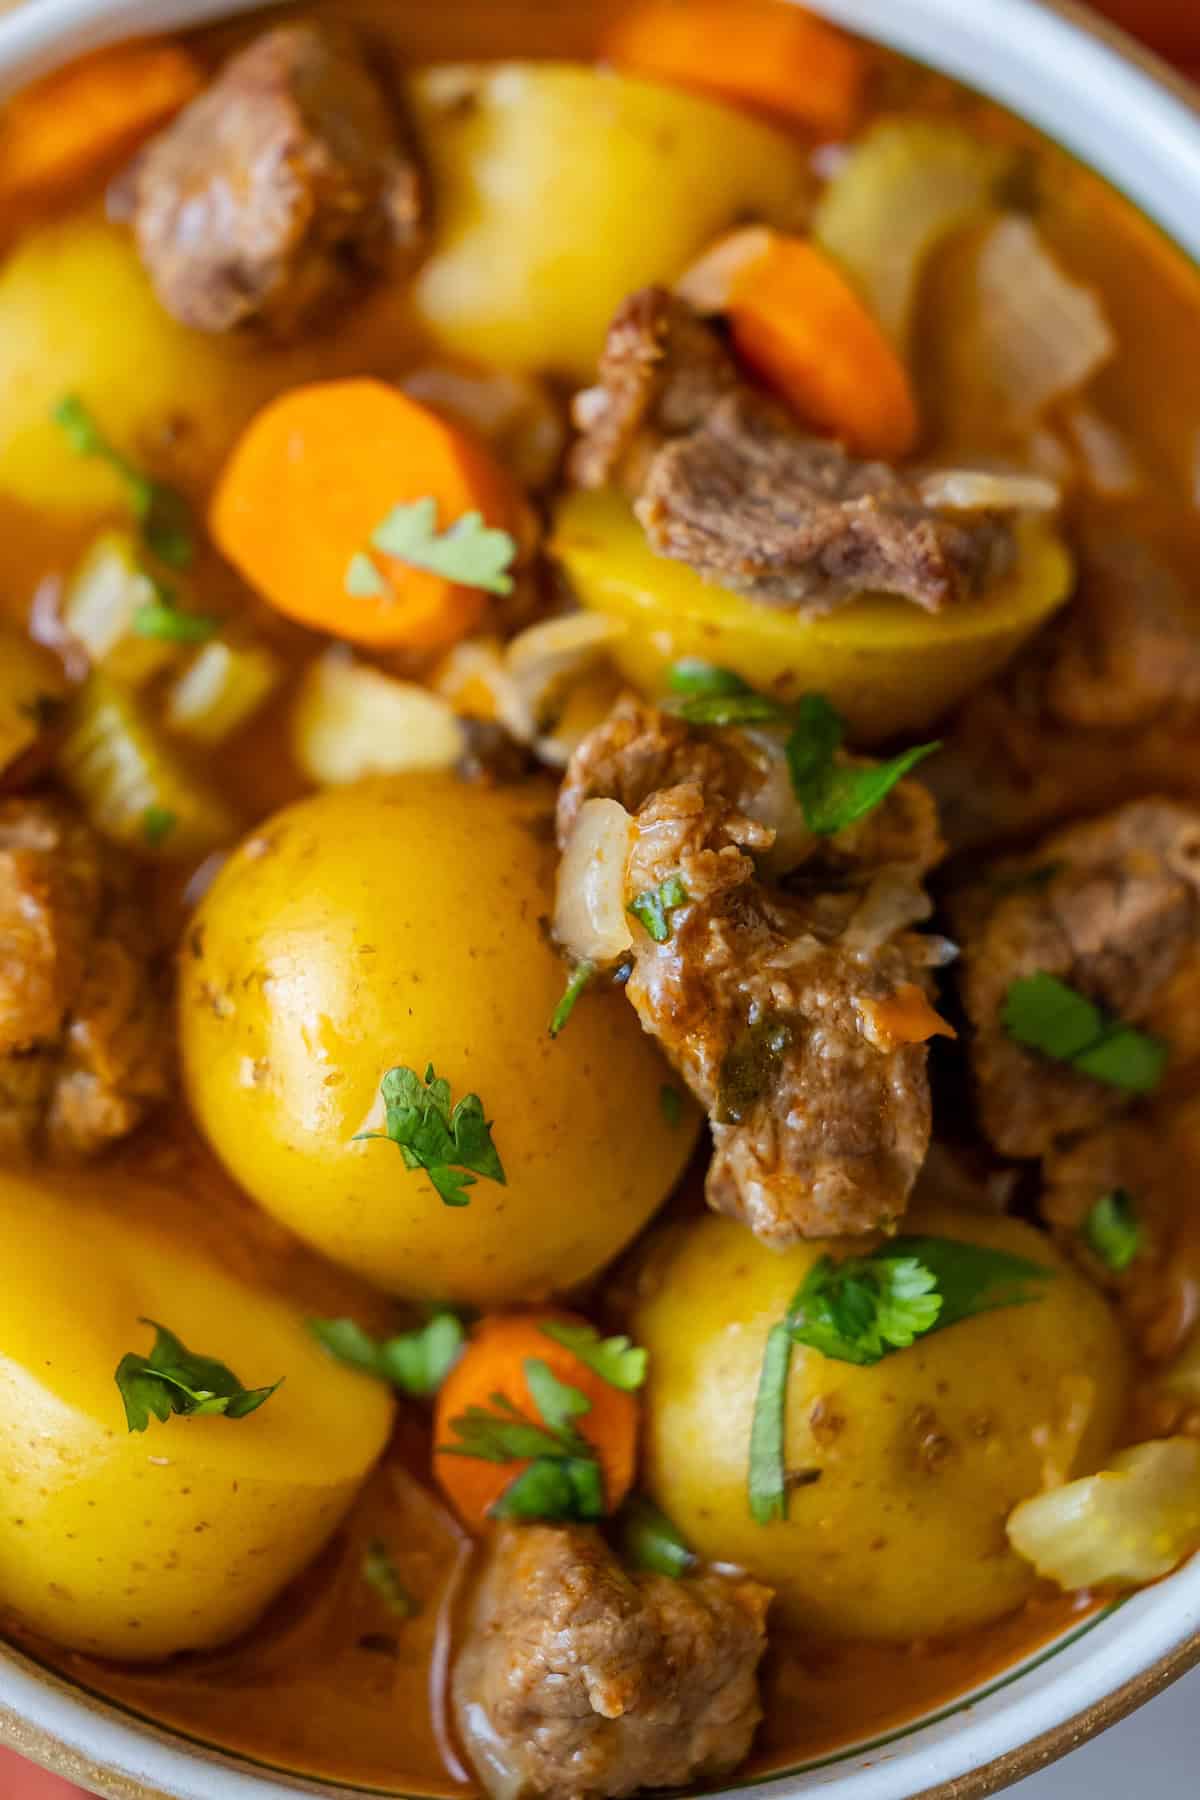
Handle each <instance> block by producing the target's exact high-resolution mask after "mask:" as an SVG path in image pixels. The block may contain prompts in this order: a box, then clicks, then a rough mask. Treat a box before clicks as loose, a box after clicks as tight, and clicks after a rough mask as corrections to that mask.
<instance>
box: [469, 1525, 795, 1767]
mask: <svg viewBox="0 0 1200 1800" xmlns="http://www.w3.org/2000/svg"><path fill="white" fill-rule="evenodd" d="M485 1554H486V1557H487V1563H486V1567H485V1569H484V1572H483V1575H482V1578H481V1580H480V1583H479V1587H478V1590H477V1592H476V1595H475V1599H474V1604H473V1607H472V1611H471V1616H470V1620H469V1624H468V1632H467V1638H466V1642H465V1645H464V1648H463V1650H462V1652H461V1654H460V1656H459V1658H458V1662H457V1664H456V1666H455V1670H454V1678H453V1694H454V1707H455V1715H456V1718H457V1723H458V1729H459V1734H460V1736H461V1738H462V1741H463V1743H464V1744H465V1745H466V1747H467V1749H468V1751H469V1753H470V1755H471V1757H472V1760H473V1761H474V1764H475V1768H476V1772H477V1774H478V1776H479V1778H480V1780H481V1781H482V1783H483V1785H484V1787H485V1788H486V1789H487V1790H488V1791H489V1792H490V1793H491V1794H494V1795H496V1796H498V1800H537V1797H539V1796H545V1797H546V1800H620V1796H622V1795H625V1794H632V1793H634V1792H635V1791H636V1790H638V1789H640V1788H665V1787H683V1786H684V1785H686V1784H688V1783H691V1782H697V1781H715V1780H717V1779H718V1778H719V1777H721V1776H722V1775H727V1774H729V1772H730V1771H731V1770H732V1769H735V1768H736V1767H737V1765H738V1764H739V1763H740V1762H741V1761H742V1760H743V1758H744V1757H745V1756H746V1754H747V1752H748V1751H749V1748H750V1743H751V1740H752V1738H753V1736H754V1732H755V1730H756V1728H757V1726H758V1722H759V1719H760V1718H761V1716H762V1709H761V1706H760V1704H759V1694H758V1680H757V1670H758V1664H759V1660H760V1658H761V1656H762V1653H763V1649H764V1647H765V1641H766V1638H765V1620H766V1612H767V1607H768V1605H769V1603H770V1594H769V1593H768V1591H767V1589H766V1588H763V1587H760V1586H759V1585H758V1584H757V1583H756V1582H753V1581H749V1580H737V1579H732V1578H726V1577H724V1576H719V1575H698V1576H689V1577H686V1578H685V1579H683V1580H681V1581H674V1580H671V1579H670V1578H669V1577H668V1576H665V1575H647V1574H638V1575H630V1574H628V1573H627V1572H626V1571H625V1570H624V1569H623V1568H622V1567H621V1565H620V1563H619V1562H618V1561H617V1559H616V1558H615V1556H614V1555H613V1554H612V1552H611V1551H610V1550H609V1549H608V1547H607V1546H606V1544H605V1543H604V1540H603V1539H602V1538H601V1537H600V1536H599V1534H598V1533H597V1532H595V1531H593V1530H591V1529H589V1528H588V1527H586V1526H554V1525H502V1526H500V1528H499V1529H498V1531H497V1532H496V1534H495V1537H494V1538H493V1539H492V1541H491V1543H490V1544H489V1546H488V1549H487V1551H486V1552H485Z"/></svg>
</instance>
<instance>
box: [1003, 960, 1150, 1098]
mask: <svg viewBox="0 0 1200 1800" xmlns="http://www.w3.org/2000/svg"><path fill="white" fill-rule="evenodd" d="M1001 1017H1002V1020H1003V1024H1004V1029H1005V1030H1006V1031H1007V1032H1008V1035H1009V1037H1011V1038H1012V1039H1013V1040H1014V1042H1016V1043H1018V1044H1023V1045H1024V1046H1025V1048H1026V1049H1028V1050H1040V1051H1041V1053H1042V1055H1043V1056H1049V1057H1052V1058H1053V1059H1054V1061H1055V1062H1065V1063H1069V1064H1070V1065H1071V1067H1072V1068H1073V1069H1077V1070H1078V1071H1079V1073H1080V1074H1081V1075H1090V1076H1091V1078H1092V1079H1093V1081H1102V1082H1104V1083H1106V1085H1107V1086H1109V1087H1115V1088H1121V1089H1122V1090H1123V1091H1124V1092H1125V1093H1128V1094H1150V1093H1153V1092H1154V1089H1155V1088H1156V1087H1157V1086H1158V1084H1159V1082H1160V1081H1161V1080H1162V1077H1163V1071H1164V1069H1165V1068H1166V1065H1167V1056H1168V1051H1167V1046H1166V1045H1165V1044H1164V1043H1162V1042H1161V1040H1160V1039H1158V1038H1156V1037H1151V1036H1150V1035H1149V1033H1148V1032H1144V1031H1138V1030H1137V1028H1136V1027H1135V1026H1133V1025H1126V1024H1125V1023H1124V1021H1123V1020H1121V1019H1113V1018H1111V1017H1109V1015H1108V1014H1106V1013H1105V1012H1103V1011H1102V1010H1101V1008H1100V1007H1098V1006H1097V1005H1095V1004H1094V1002H1093V1001H1091V1000H1089V999H1087V998H1086V996H1085V995H1083V994H1081V993H1079V992H1078V991H1077V990H1076V989H1075V988H1073V987H1069V986H1068V985H1067V983H1066V982H1065V981H1060V980H1059V979H1058V977H1057V976H1055V975H1047V974H1046V973H1045V972H1044V971H1039V972H1038V973H1037V974H1034V975H1023V976H1021V977H1020V978H1019V979H1018V980H1016V981H1014V982H1013V984H1012V986H1011V987H1010V988H1009V990H1008V993H1007V995H1006V996H1005V1000H1004V1008H1003V1012H1002V1015H1001Z"/></svg>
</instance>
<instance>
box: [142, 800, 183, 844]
mask: <svg viewBox="0 0 1200 1800" xmlns="http://www.w3.org/2000/svg"><path fill="white" fill-rule="evenodd" d="M178 823H179V817H178V815H177V814H176V813H173V812H172V811H171V810H170V808H169V807H166V806H148V807H147V808H146V810H145V812H144V813H143V814H142V836H143V837H144V838H145V840H146V842H147V843H148V844H149V846H150V848H151V849H152V850H157V849H158V848H159V846H160V845H161V844H165V843H166V841H167V839H168V838H169V837H170V835H171V833H172V832H173V831H174V829H175V827H176V826H177V825H178Z"/></svg>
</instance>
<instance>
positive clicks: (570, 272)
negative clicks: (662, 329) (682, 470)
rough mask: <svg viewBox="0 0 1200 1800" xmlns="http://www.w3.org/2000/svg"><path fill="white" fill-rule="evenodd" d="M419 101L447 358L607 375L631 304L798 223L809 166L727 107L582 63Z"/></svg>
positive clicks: (427, 274) (481, 76)
mask: <svg viewBox="0 0 1200 1800" xmlns="http://www.w3.org/2000/svg"><path fill="white" fill-rule="evenodd" d="M408 93H409V101H410V105H411V108H412V112H413V117H414V121H415V124H416V128H417V131H418V134H419V137H420V139H421V144H422V147H423V150H424V153H425V158H426V161H427V163H428V166H429V169H430V175H431V180H432V186H433V192H434V196H435V202H436V219H437V228H436V238H435V241H434V247H433V255H432V257H431V258H430V260H429V261H428V262H427V263H426V265H425V267H424V269H423V271H422V272H421V274H420V276H419V277H418V280H417V287H416V301H417V307H418V310H419V312H420V313H421V315H422V317H423V318H424V319H425V321H426V322H427V324H428V325H429V326H430V328H431V329H432V330H433V332H434V333H435V335H436V336H437V337H438V338H439V339H440V340H441V342H442V343H443V344H444V345H446V346H447V347H448V348H449V349H451V350H454V351H458V352H460V353H461V354H463V355H465V356H471V357H474V358H480V357H482V358H484V359H485V360H487V361H491V362H494V363H498V364H500V365H501V366H502V367H505V368H514V369H534V370H540V369H553V370H555V371H556V372H559V373H561V374H564V375H570V376H573V377H574V378H576V379H578V380H586V379H587V378H588V377H589V376H590V375H591V374H592V373H593V371H594V369H595V365H596V359H597V357H598V355H599V353H600V349H601V346H602V345H603V342H604V335H605V331H606V328H607V326H608V322H609V320H610V318H611V317H612V315H613V313H614V312H615V311H616V309H617V307H618V306H619V305H620V303H621V301H622V300H624V299H625V297H626V296H627V295H628V294H631V293H633V291H634V290H635V289H636V288H639V287H643V286H645V285H646V283H648V282H652V281H673V280H674V279H675V278H676V276H677V275H679V274H680V273H681V271H682V270H683V269H684V267H685V266H686V265H687V263H688V262H690V261H691V259H692V258H693V256H694V255H695V254H696V253H697V251H699V250H701V249H702V248H703V247H704V245H705V244H706V243H707V242H708V241H709V240H710V239H711V238H713V237H715V236H716V235H717V233H718V232H720V231H722V230H724V229H725V228H726V227H727V226H728V225H730V224H731V223H733V221H734V220H736V219H742V218H757V217H766V218H768V219H771V220H774V221H777V222H780V223H785V222H786V221H787V220H788V218H789V217H790V216H791V214H792V212H793V210H794V208H795V205H796V201H797V199H798V196H799V195H800V194H801V193H802V192H803V189H804V183H805V153H804V151H803V149H802V148H801V147H800V146H799V145H798V144H796V143H794V142H792V141H789V139H788V138H786V137H784V136H782V135H781V134H780V133H779V132H777V131H775V130H773V129H772V128H771V127H769V126H767V125H763V124H760V123H758V122H757V121H756V120H753V119H749V118H746V117H745V116H744V115H743V114H741V113H738V112H735V111H733V110H731V109H730V108H727V107H723V106H721V105H719V104H718V103H716V102H715V101H712V100H705V99H701V98H699V97H698V96H696V95H693V94H685V93H681V92H678V91H676V90H675V89H672V88H665V87H658V86H656V85H655V84H654V83H653V82H649V81H643V80H640V79H637V78H634V77H632V76H628V75H617V74H614V73H611V72H609V71H604V70H598V69H590V68H583V67H581V66H576V65H574V64H571V63H500V64H493V65H488V66H486V67H484V66H476V65H461V66H443V67H438V68H430V69H424V70H422V71H420V72H419V73H418V74H416V75H415V76H414V77H413V78H412V80H411V81H410V82H409V84H408Z"/></svg>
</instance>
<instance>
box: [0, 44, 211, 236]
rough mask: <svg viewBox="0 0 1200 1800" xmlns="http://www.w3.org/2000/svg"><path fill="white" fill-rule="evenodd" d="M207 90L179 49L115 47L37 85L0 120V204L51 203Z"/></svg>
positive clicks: (194, 66)
mask: <svg viewBox="0 0 1200 1800" xmlns="http://www.w3.org/2000/svg"><path fill="white" fill-rule="evenodd" d="M203 85H204V75H203V72H202V70H201V68H200V65H199V64H198V63H197V62H196V60H195V58H194V57H192V56H190V55H189V54H188V52H187V51H186V50H183V49H181V48H180V47H179V46H178V45H177V44H168V43H136V44H118V45H116V46H115V47H114V48H113V49H110V50H98V51H96V52H95V54H94V55H92V56H87V57H84V58H83V60H82V61H81V62H76V63H72V64H70V66H69V67H68V68H66V69H60V70H58V71H57V72H56V73H55V74H53V75H47V76H46V77H45V78H44V79H43V80H42V81H38V82H35V83H34V85H33V86H32V87H29V88H26V89H25V91H24V92H23V93H21V94H18V95H17V96H16V98H15V99H14V100H12V101H10V102H9V104H8V106H7V107H5V109H4V111H3V112H2V113H0V201H3V202H4V203H13V204H15V203H16V202H18V201H21V202H30V201H34V200H37V199H39V198H43V197H45V198H50V197H52V196H53V195H54V194H56V193H58V192H59V191H60V190H61V189H64V188H69V187H71V186H72V185H73V184H74V183H75V182H77V181H80V180H82V178H83V177H84V176H86V175H87V174H88V173H89V171H91V170H102V169H104V168H106V167H108V166H109V165H111V164H112V163H114V162H116V161H117V160H118V159H119V158H120V157H122V156H126V155H128V154H129V153H130V152H131V151H133V150H134V149H136V148H137V145H138V143H139V142H140V140H141V139H142V138H143V137H145V136H146V135H147V134H148V133H149V132H151V131H153V130H154V128H155V127H156V126H158V125H161V124H162V123H163V122H164V120H166V119H168V118H170V116H171V114H172V113H175V112H178V111H179V109H180V107H182V106H186V105H187V102H188V101H189V100H191V99H192V98H193V97H194V96H195V95H196V94H197V93H198V92H199V91H200V88H201V87H202V86H203Z"/></svg>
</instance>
